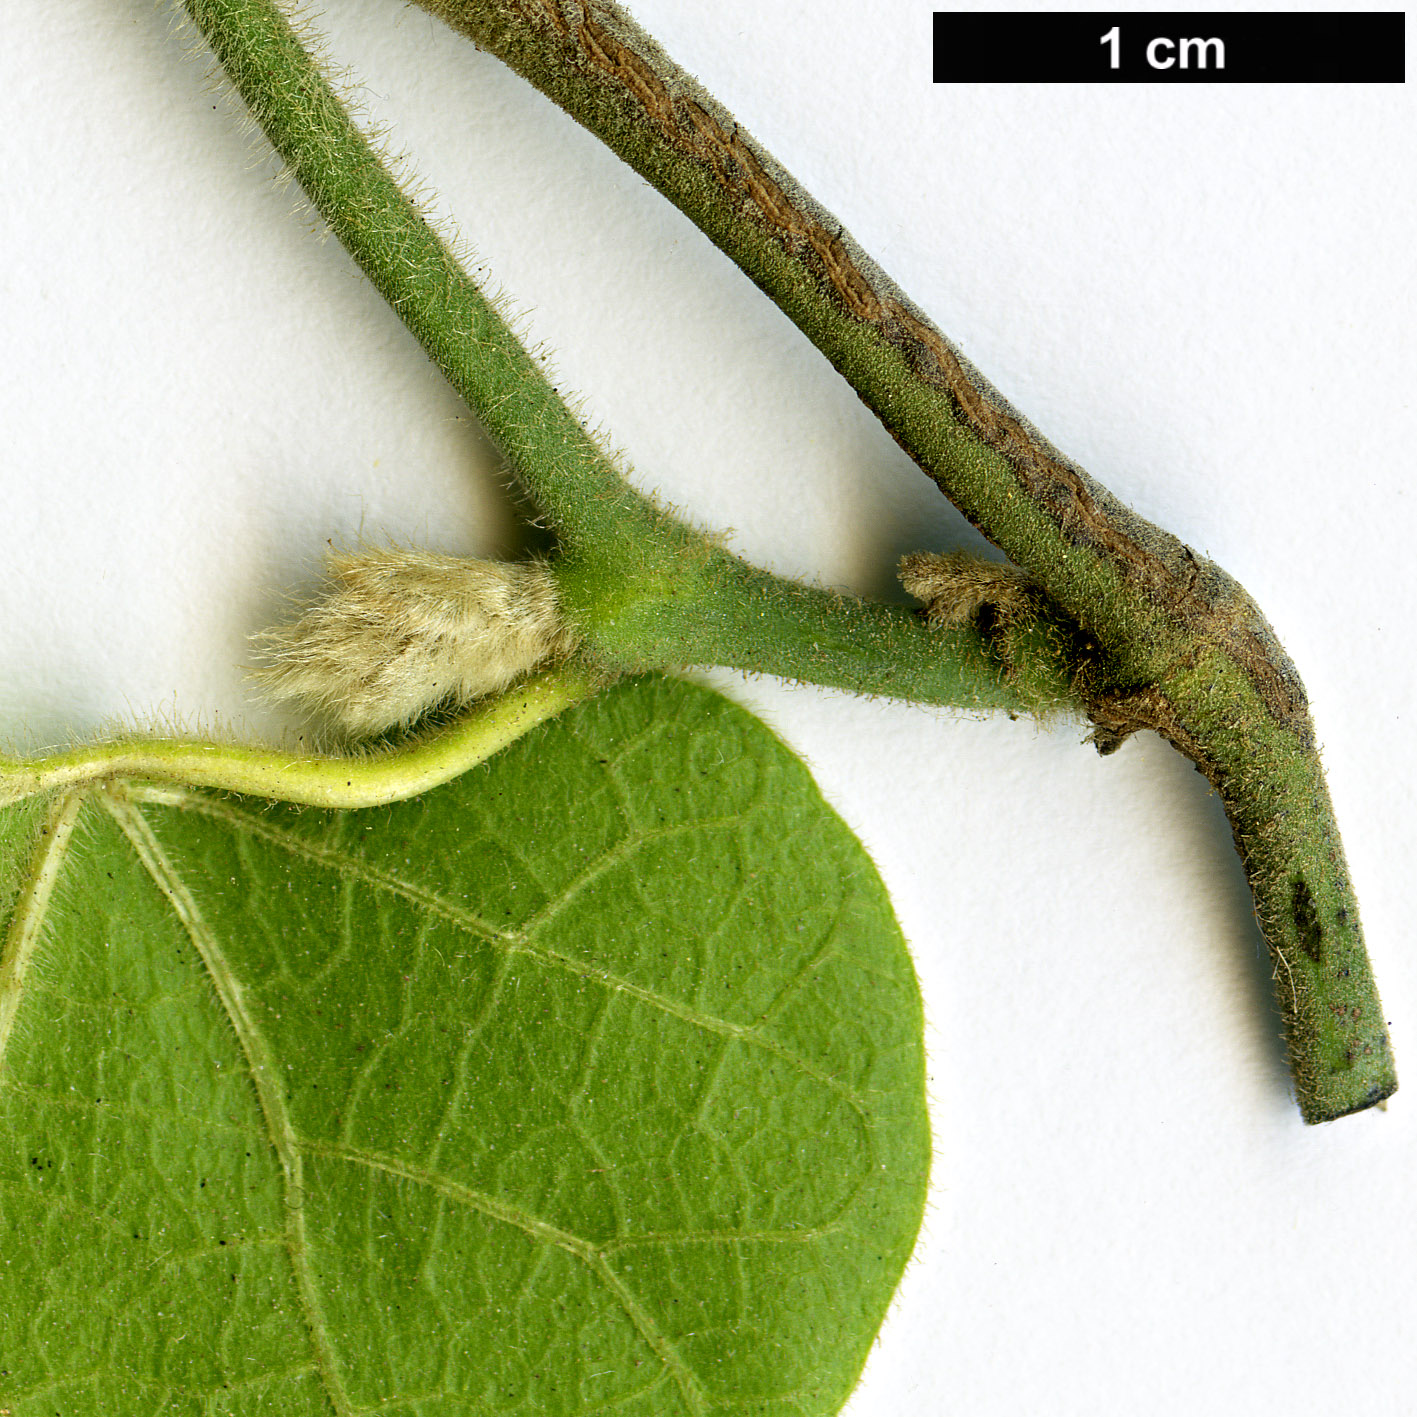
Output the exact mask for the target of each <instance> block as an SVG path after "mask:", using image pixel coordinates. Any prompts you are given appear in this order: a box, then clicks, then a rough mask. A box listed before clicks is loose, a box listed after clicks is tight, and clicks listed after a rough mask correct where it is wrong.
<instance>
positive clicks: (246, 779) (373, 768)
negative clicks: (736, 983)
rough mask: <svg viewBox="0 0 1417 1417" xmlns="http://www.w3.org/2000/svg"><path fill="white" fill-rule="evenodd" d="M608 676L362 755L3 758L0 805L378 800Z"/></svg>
mask: <svg viewBox="0 0 1417 1417" xmlns="http://www.w3.org/2000/svg"><path fill="white" fill-rule="evenodd" d="M604 682H605V675H604V674H603V673H597V672H594V671H588V670H585V669H581V668H577V667H573V666H572V667H565V668H561V669H553V670H548V671H546V672H545V673H543V674H539V675H537V676H536V677H535V678H533V679H529V680H527V681H526V682H525V683H523V684H519V685H517V686H516V687H515V688H513V689H510V690H508V692H507V693H505V694H504V695H502V696H501V697H500V698H498V699H494V700H492V701H490V702H488V703H485V704H481V705H479V706H478V707H477V708H475V709H473V710H472V711H471V712H470V713H468V714H466V715H464V716H463V717H461V718H459V719H458V720H457V722H456V723H453V724H451V725H449V727H447V728H445V729H442V730H439V731H437V732H434V733H433V734H432V735H430V736H429V737H427V738H424V739H422V740H420V741H418V742H415V743H413V744H411V745H409V746H408V747H405V748H396V749H390V750H389V751H387V752H372V753H369V754H367V755H365V756H363V757H321V756H318V755H316V754H300V753H283V752H280V751H278V750H276V749H272V748H252V747H246V746H244V745H241V744H235V743H212V742H207V741H203V740H200V739H183V738H131V739H127V740H124V739H120V740H118V741H117V742H114V743H101V744H96V745H95V746H93V747H90V748H76V749H74V750H72V751H71V752H67V753H56V754H54V755H53V756H52V757H48V758H34V759H15V758H3V757H0V806H7V805H9V804H10V803H13V802H19V801H22V800H23V799H25V798H27V797H34V796H38V795H40V794H42V793H47V792H54V791H57V790H59V789H61V788H73V787H80V786H84V785H87V784H89V783H93V782H103V781H107V780H109V779H112V778H125V779H128V778H139V779H142V780H144V781H148V782H174V783H182V784H184V785H186V786H192V787H213V788H217V789H219V790H221V791H225V792H245V793H250V794H252V795H253V796H257V797H270V798H274V799H277V800H279V801H282V802H298V803H301V804H302V805H304V806H307V807H380V806H384V805H386V804H387V803H389V802H402V801H405V800H406V799H408V798H410V797H417V796H418V795H419V794H420V793H422V792H427V791H429V790H430V789H431V788H434V787H438V786H440V785H441V784H442V783H445V782H451V781H452V780H453V778H455V777H458V776H460V775H461V774H462V773H465V772H466V771H467V770H468V769H469V768H473V767H476V766H477V764H478V763H482V762H486V760H487V759H488V758H490V757H491V756H492V755H493V754H494V753H496V752H499V751H500V750H501V749H503V748H505V747H506V746H507V744H509V743H512V742H515V741H516V739H518V738H520V737H521V736H522V734H524V733H526V732H528V731H530V730H531V729H532V728H535V727H536V725H537V724H539V723H545V722H546V720H547V719H550V718H555V717H556V715H557V714H559V713H561V712H562V711H563V710H565V709H568V708H570V706H571V705H572V704H575V703H579V702H580V700H582V699H584V698H586V697H588V696H589V695H590V694H593V693H594V692H595V691H596V689H597V688H598V687H600V685H602V684H603V683H604Z"/></svg>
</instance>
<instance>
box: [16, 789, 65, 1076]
mask: <svg viewBox="0 0 1417 1417" xmlns="http://www.w3.org/2000/svg"><path fill="white" fill-rule="evenodd" d="M83 800H84V799H83V794H82V793H79V792H70V793H67V794H65V795H64V796H63V797H60V798H58V799H57V800H56V801H55V803H54V806H53V807H52V808H51V809H50V813H49V817H48V820H47V821H46V822H45V824H44V826H43V827H42V828H41V829H40V846H39V850H38V851H37V852H36V853H35V856H34V860H33V862H32V863H31V865H30V869H29V873H28V876H27V877H26V879H25V882H24V885H23V887H22V889H21V891H20V896H19V899H18V900H17V901H16V903H15V913H14V915H13V917H12V918H11V920H10V928H9V929H8V930H7V931H6V932H5V944H4V948H3V950H0V1069H3V1068H4V1066H5V1050H6V1048H7V1047H8V1046H9V1043H10V1036H11V1034H12V1033H13V1032H14V1027H15V1019H16V1018H17V1017H18V1015H19V1012H20V1000H21V998H22V997H23V995H24V989H25V976H26V975H27V974H28V972H29V966H30V962H31V961H32V960H33V958H34V951H35V946H36V945H37V944H38V943H39V936H40V932H41V930H42V929H43V928H44V921H45V917H46V916H47V915H48V913H49V902H50V899H51V897H52V896H53V894H54V885H55V882H56V881H57V880H58V879H59V870H60V868H61V867H62V866H63V864H64V857H65V855H66V854H67V852H68V847H69V840H70V838H71V837H72V836H73V834H74V823H75V822H76V821H77V820H78V816H79V809H80V807H82V806H83Z"/></svg>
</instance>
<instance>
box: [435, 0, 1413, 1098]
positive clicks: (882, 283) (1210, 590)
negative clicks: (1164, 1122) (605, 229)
mask: <svg viewBox="0 0 1417 1417" xmlns="http://www.w3.org/2000/svg"><path fill="white" fill-rule="evenodd" d="M418 3H419V4H420V5H422V6H423V8H425V9H427V10H429V11H430V12H431V13H433V14H435V15H437V16H439V17H440V18H442V19H444V20H445V21H447V22H448V23H449V24H451V25H453V26H455V27H456V28H457V29H459V30H461V31H462V32H463V33H464V34H466V35H468V36H470V37H471V38H472V39H473V40H475V41H476V43H477V44H478V45H479V46H480V47H482V48H484V49H487V50H489V51H491V52H492V53H494V54H497V55H498V56H500V57H501V58H502V59H503V60H505V61H506V62H507V63H508V64H509V65H510V66H511V67H512V68H514V69H516V70H517V71H518V72H519V73H521V74H522V75H523V76H525V77H526V78H527V79H529V80H530V81H531V82H532V83H533V84H535V85H536V86H537V87H538V88H539V89H541V90H542V92H543V93H545V94H547V95H548V96H549V97H550V98H552V99H553V100H554V101H555V102H557V103H558V104H560V105H561V106H562V107H563V108H565V109H566V110H567V112H569V113H570V114H571V115H572V116H573V117H574V118H576V119H577V120H578V121H580V122H581V123H583V124H584V125H585V126H586V127H587V128H589V129H590V130H591V131H592V132H594V133H595V134H597V135H598V136H599V137H600V138H601V139H602V140H603V141H604V142H606V143H607V144H608V145H609V146H610V147H611V148H612V149H613V150H614V151H615V152H617V153H618V154H619V155H620V156H621V157H622V158H623V159H624V160H625V161H626V162H627V163H629V164H630V166H632V167H633V168H634V169H635V170H636V171H637V172H639V173H640V174H641V175H642V176H643V177H645V178H646V179H647V180H648V181H649V182H651V183H652V184H653V185H654V186H656V187H657V188H658V189H659V190H660V191H661V192H663V193H664V194H665V195H666V196H667V197H668V198H669V199H670V200H671V201H673V202H674V203H675V204H676V205H677V206H679V207H680V208H681V209H682V210H683V211H684V212H685V213H686V214H687V215H688V216H689V217H690V218H691V219H692V220H693V221H694V222H695V223H696V224H697V225H698V226H699V227H700V228H701V229H702V230H703V231H704V232H705V233H706V234H707V235H708V236H709V237H710V238H711V239H712V240H713V241H714V242H716V243H717V244H718V245H719V246H720V247H721V248H722V249H723V250H724V251H725V252H726V253H727V254H728V255H729V256H730V257H731V258H732V259H733V260H734V261H736V262H737V263H738V265H739V266H740V267H741V268H742V269H743V270H744V271H745V272H746V273H747V274H748V275H749V276H750V277H751V278H752V279H753V280H754V281H755V282H756V283H757V284H758V285H759V286H760V287H761V288H762V289H763V290H764V291H765V292H766V293H767V294H768V295H769V296H770V297H771V298H772V299H773V300H774V301H775V302H776V303H777V304H778V306H780V308H781V309H782V310H783V311H784V312H785V313H786V314H787V315H788V316H789V317H790V318H791V319H793V320H794V321H795V322H796V323H797V324H798V326H799V327H800V328H801V329H802V330H803V332H804V333H805V334H806V335H807V336H808V337H809V338H810V339H811V340H812V341H813V342H814V343H815V344H816V345H817V346H818V348H819V349H821V351H822V352H823V353H824V354H825V355H826V356H827V358H828V359H830V360H831V362H832V363H833V364H834V365H835V366H836V367H837V369H838V370H840V372H841V373H842V374H843V375H844V377H845V378H846V379H847V380H848V381H849V382H850V383H851V385H852V386H853V387H854V388H855V389H856V390H857V392H858V393H859V394H860V395H861V397H862V399H863V400H864V401H865V402H866V403H867V405H868V406H869V407H870V408H871V409H872V410H873V411H874V412H875V413H876V414H877V416H878V417H879V418H880V419H881V421H882V422H883V423H884V424H885V426H886V428H887V429H889V430H890V432H891V433H892V435H893V436H894V437H895V438H896V439H897V441H898V442H899V443H900V444H901V445H902V447H904V448H905V449H906V451H908V452H909V453H910V454H911V456H912V457H914V458H915V459H916V461H917V462H918V463H919V464H920V466H921V467H922V468H923V469H924V471H925V472H926V473H928V474H929V475H930V476H931V477H932V478H934V480H935V481H936V482H937V483H938V484H939V485H940V487H941V488H942V490H944V491H945V493H946V494H947V495H948V496H949V497H950V498H951V499H952V500H953V501H954V502H955V504H956V505H957V506H958V507H959V508H960V509H961V511H963V512H964V513H965V515H966V516H968V517H969V518H970V520H971V521H973V522H974V524H975V525H976V526H978V527H979V528H980V530H982V531H983V532H984V533H985V535H987V536H988V537H989V538H990V539H991V540H993V541H994V542H995V544H996V545H998V546H1000V547H1001V548H1002V549H1003V550H1004V551H1005V552H1006V553H1007V554H1008V555H1009V556H1010V557H1011V559H1012V560H1013V561H1014V562H1015V563H1016V564H1017V565H1018V566H1020V567H1022V568H1024V569H1025V570H1026V571H1028V572H1029V573H1030V574H1031V575H1032V576H1033V577H1034V578H1035V579H1036V580H1037V581H1038V583H1039V584H1040V585H1041V586H1042V587H1043V588H1044V590H1045V591H1046V593H1047V595H1048V596H1049V598H1050V599H1051V600H1052V602H1053V603H1054V604H1055V605H1056V606H1057V607H1059V609H1060V610H1061V612H1062V614H1063V615H1064V616H1065V617H1067V618H1068V619H1070V620H1071V621H1072V622H1074V623H1076V624H1077V625H1078V626H1079V627H1081V628H1082V629H1083V630H1084V631H1085V633H1086V634H1088V635H1090V636H1092V637H1094V638H1095V640H1096V641H1097V643H1098V644H1099V645H1100V646H1101V650H1102V656H1101V658H1100V660H1099V664H1098V665H1097V666H1094V668H1099V667H1100V666H1101V665H1102V664H1103V663H1105V672H1102V673H1093V674H1092V675H1090V683H1089V690H1088V700H1089V709H1090V711H1091V713H1092V716H1093V718H1094V721H1095V722H1096V723H1097V725H1098V732H1097V735H1096V737H1097V740H1098V745H1099V747H1101V748H1103V749H1104V750H1106V749H1108V748H1111V747H1115V746H1116V745H1117V744H1118V743H1119V742H1120V741H1121V740H1122V739H1123V738H1125V737H1126V736H1127V735H1128V734H1130V733H1132V732H1135V731H1137V730H1138V729H1142V728H1151V729H1155V730H1156V731H1158V732H1160V733H1162V734H1163V735H1164V736H1166V737H1167V738H1168V739H1170V741H1171V742H1172V743H1174V744H1175V745H1176V746H1177V747H1178V748H1180V749H1181V750H1182V751H1183V752H1185V753H1186V754H1187V755H1188V756H1190V757H1191V758H1192V759H1193V760H1194V761H1195V762H1196V764H1197V766H1198V767H1199V768H1200V769H1201V770H1202V771H1203V772H1204V773H1205V774H1206V776H1207V777H1208V778H1209V780H1210V781H1211V783H1212V784H1213V785H1214V786H1215V788H1216V790H1217V791H1218V792H1219V794H1220V796H1221V798H1222V800H1223V801H1224V804H1225V808H1226V812H1227V814H1228V816H1229V818H1230V822H1231V826H1232V828H1233V831H1234V834H1235V841H1236V844H1237V846H1238V847H1239V850H1240V854H1241V857H1242V859H1243V862H1244V865H1245V869H1246V872H1247V874H1248V876H1249V880H1250V884H1251V888H1252V890H1253V892H1254V898H1255V909H1256V915H1257V917H1258V919H1259V921H1260V924H1261V926H1262V928H1263V930H1264V933H1265V938H1266V940H1267V942H1268V944H1269V946H1270V950H1271V952H1272V955H1273V958H1274V964H1275V971H1274V974H1275V991H1276V998H1277V1001H1278V1004H1279V1008H1280V1011H1281V1014H1282V1016H1283V1019H1284V1028H1285V1036H1286V1042H1287V1046H1288V1052H1289V1060H1290V1065H1291V1068H1292V1070H1293V1073H1294V1077H1295V1083H1296V1089H1297V1092H1298V1096H1299V1103H1300V1107H1301V1109H1302V1111H1303V1114H1304V1117H1305V1119H1306V1120H1308V1121H1311V1122H1319V1121H1326V1120H1329V1119H1331V1118H1334V1117H1338V1116H1342V1115H1344V1114H1345V1113H1347V1112H1353V1111H1358V1110H1361V1109H1362V1108H1365V1107H1369V1106H1372V1105H1373V1104H1375V1103H1377V1102H1380V1101H1382V1100H1383V1099H1384V1098H1385V1097H1387V1096H1388V1095H1389V1094H1390V1093H1392V1092H1393V1090H1394V1089H1395V1088H1396V1085H1397V1083H1396V1075H1395V1073H1394V1070H1393V1066H1392V1059H1391V1051H1390V1045H1389V1041H1388V1036H1387V1030H1386V1026H1385V1023H1384V1020H1383V1015H1382V1007H1381V1003H1380V1001H1379V999H1378V995H1377V990H1376V986H1375V985H1374V983H1373V979H1372V975H1371V970H1370V967H1369V963H1368V958H1367V953H1366V950H1365V947H1364V944H1363V939H1362V934H1361V930H1360V928H1359V924H1358V912H1357V905H1356V902H1355V900H1354V896H1353V890H1352V887H1351V885H1350V882H1349V879H1348V873H1347V867H1346V865H1345V862H1344V857H1343V850H1342V845H1341V843H1340V840H1339V836H1338V831H1337V827H1336V825H1335V823H1334V820H1333V812H1332V807H1331V805H1330V802H1329V797H1328V791H1327V788H1326V786H1325V783H1324V778H1323V773H1322V769H1321V767H1320V764H1319V760H1318V754H1317V750H1316V747H1315V741H1314V733H1313V726H1312V723H1311V721H1310V718H1309V713H1308V704H1307V699H1306V696H1305V693H1304V688H1303V685H1302V683H1301V681H1300V679H1299V676H1298V674H1297V672H1296V671H1295V669H1294V666H1293V665H1292V663H1291V662H1290V661H1289V659H1288V657H1287V656H1286V655H1285V653H1284V651H1283V649H1282V648H1281V647H1280V645H1279V643H1278V641H1277V640H1276V638H1275V636H1274V634H1273V631H1272V630H1271V629H1270V627H1269V625H1268V623H1267V622H1266V621H1265V619H1264V617H1263V615H1262V614H1261V613H1260V611H1259V609H1258V607H1257V606H1256V605H1255V604H1254V602H1253V600H1251V598H1250V597H1249V596H1248V594H1247V593H1246V592H1245V591H1244V590H1243V588H1242V587H1240V586H1239V585H1238V584H1237V583H1236V582H1235V581H1234V580H1233V579H1232V578H1231V577H1230V576H1228V575H1227V574H1226V573H1225V572H1224V571H1222V570H1220V569H1219V568H1218V567H1216V566H1214V565H1213V564H1211V563H1210V562H1208V561H1206V560H1204V559H1203V558H1201V557H1200V556H1198V555H1196V553H1195V552H1193V551H1192V550H1191V549H1190V548H1189V547H1187V546H1184V545H1182V544H1181V542H1179V541H1178V540H1177V539H1176V538H1175V537H1173V536H1171V535H1170V534H1169V533H1167V532H1165V531H1163V530H1161V529H1160V528H1158V527H1155V526H1152V525H1151V524H1150V523H1148V522H1146V521H1144V520H1143V519H1142V518H1140V517H1138V516H1137V515H1136V514H1135V513H1133V512H1131V511H1130V510H1129V509H1128V508H1126V507H1124V506H1123V505H1122V504H1121V503H1119V502H1118V501H1117V500H1116V498H1114V497H1113V496H1112V495H1111V494H1110V493H1109V492H1107V491H1106V489H1105V488H1103V487H1101V486H1099V485H1098V484H1097V483H1096V482H1094V481H1093V480H1092V479H1091V478H1090V477H1088V475H1087V474H1086V473H1084V472H1083V471H1082V469H1080V468H1079V467H1077V466H1076V465H1075V464H1074V463H1072V462H1071V461H1069V460H1068V459H1067V458H1065V457H1064V456H1063V455H1062V454H1061V453H1059V452H1058V451H1057V449H1055V448H1053V447H1052V446H1051V445H1050V444H1049V443H1048V442H1047V441H1046V440H1045V439H1044V438H1043V437H1042V436H1041V435H1040V434H1039V433H1038V432H1037V430H1035V429H1034V428H1033V427H1032V426H1031V425H1030V424H1029V423H1028V422H1027V420H1026V419H1024V418H1023V417H1022V416H1021V415H1020V414H1019V413H1018V412H1017V411H1016V410H1014V409H1013V408H1012V407H1010V405H1009V404H1008V403H1007V401H1006V400H1005V399H1004V398H1003V397H1002V396H1001V395H1000V394H999V393H998V392H997V391H996V390H995V389H993V388H992V387H991V386H990V385H989V384H988V383H987V382H986V381H985V380H984V379H983V377H982V376H981V375H980V374H979V373H978V372H977V371H976V370H975V369H974V368H973V367H972V366H971V365H970V364H969V362H968V361H967V360H966V359H965V358H964V357H963V356H962V355H961V354H960V353H959V351H958V350H956V349H955V348H954V347H953V346H952V345H951V344H950V343H949V341H948V340H946V339H945V338H944V336H943V335H941V334H940V332H939V331H938V330H937V329H935V327H934V326H933V325H932V324H931V323H930V321H929V319H928V318H927V317H926V316H925V315H924V313H923V312H922V311H921V310H919V309H918V308H917V307H916V306H915V305H913V304H912V303H911V302H910V301H909V300H908V299H907V298H906V297H905V296H904V295H903V294H902V293H901V292H900V291H899V290H898V289H897V288H896V287H895V286H894V285H893V284H892V282H891V281H890V280H889V279H888V278H887V277H886V276H885V275H884V273H883V272H882V271H881V270H880V269H879V268H878V267H877V266H876V265H875V264H874V262H872V261H871V260H870V258H869V257H867V256H866V255H865V253H864V252H863V251H861V249H860V248H859V247H858V246H857V245H856V244H855V243H854V242H853V241H852V239H851V237H850V236H849V235H848V234H847V233H846V232H845V230H844V229H843V228H842V226H841V224H840V223H839V222H838V221H836V220H835V218H833V217H832V216H831V215H830V214H829V213H828V212H826V211H825V210H824V209H823V208H822V207H821V206H820V205H818V204H817V203H816V202H815V201H814V200H813V199H812V198H811V197H810V196H809V195H808V194H807V193H806V192H805V191H804V190H803V189H802V188H801V187H800V186H799V184H798V183H797V182H796V181H795V180H794V179H793V178H792V177H791V175H790V174H788V173H787V172H786V171H785V169H783V168H782V166H781V165H780V164H779V163H777V162H776V161H775V160H774V159H773V158H772V157H771V155H769V154H768V153H767V152H766V151H765V150H763V149H762V148H761V147H759V146H758V145H757V144H756V143H755V142H754V141H753V139H752V138H751V137H750V136H749V135H748V134H747V133H746V132H745V131H744V129H743V128H742V127H741V126H740V125H739V124H738V122H737V120H736V119H734V118H733V116H732V115H731V114H729V113H728V112H727V111H726V110H725V109H724V108H723V107H722V106H721V105H720V104H718V103H717V102H716V101H715V100H714V99H713V98H711V97H710V96H709V95H708V94H707V93H705V92H704V90H703V89H702V88H701V87H700V86H699V85H698V84H697V83H695V82H694V80H693V79H691V78H690V77H689V76H687V75H686V74H684V73H683V72H682V71H681V70H680V69H679V68H678V67H677V66H676V65H675V64H674V63H673V62H672V61H671V60H670V59H669V58H668V56H667V55H666V54H665V53H664V52H663V51H662V50H661V49H660V48H659V46H658V45H657V44H656V43H655V42H654V40H653V39H652V38H651V37H649V36H648V35H646V34H645V33H644V31H642V30H641V29H640V28H639V27H638V26H637V25H635V23H634V22H633V20H631V19H630V18H629V16H628V15H627V14H626V13H625V12H624V11H623V10H622V9H621V8H620V7H619V6H618V5H617V4H614V3H610V0H418Z"/></svg>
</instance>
